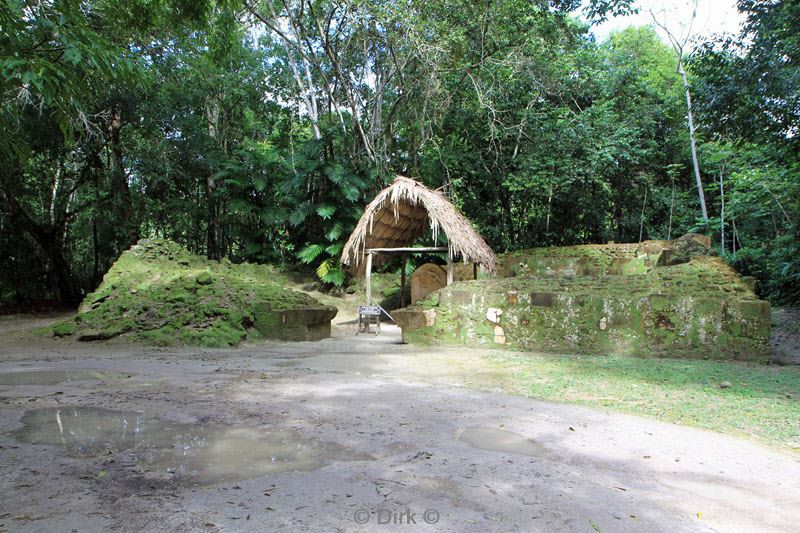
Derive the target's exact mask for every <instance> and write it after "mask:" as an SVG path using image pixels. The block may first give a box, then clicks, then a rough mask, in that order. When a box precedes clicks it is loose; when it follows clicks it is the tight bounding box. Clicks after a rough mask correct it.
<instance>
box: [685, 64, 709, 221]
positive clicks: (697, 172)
mask: <svg viewBox="0 0 800 533" xmlns="http://www.w3.org/2000/svg"><path fill="white" fill-rule="evenodd" d="M678 73H679V74H680V75H681V79H682V80H683V90H684V92H686V114H687V116H688V118H689V145H690V146H691V148H692V166H694V177H695V180H696V181H697V194H698V196H699V197H700V209H701V210H702V211H703V220H704V221H705V222H708V210H706V195H705V193H704V192H703V180H702V178H701V177H700V165H699V164H698V163H697V146H696V144H695V140H694V117H693V114H692V95H691V92H690V91H689V80H688V78H687V77H686V70H685V69H684V68H683V62H682V61H680V60H679V61H678Z"/></svg>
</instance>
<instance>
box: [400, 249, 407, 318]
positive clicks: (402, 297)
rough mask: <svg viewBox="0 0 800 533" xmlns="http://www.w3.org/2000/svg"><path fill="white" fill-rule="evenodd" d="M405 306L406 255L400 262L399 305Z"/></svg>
mask: <svg viewBox="0 0 800 533" xmlns="http://www.w3.org/2000/svg"><path fill="white" fill-rule="evenodd" d="M405 306H406V256H403V262H402V263H401V264H400V307H405Z"/></svg>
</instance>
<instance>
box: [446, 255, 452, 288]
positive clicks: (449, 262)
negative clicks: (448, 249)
mask: <svg viewBox="0 0 800 533" xmlns="http://www.w3.org/2000/svg"><path fill="white" fill-rule="evenodd" d="M451 283H453V258H452V257H450V254H447V284H448V285H450V284H451Z"/></svg>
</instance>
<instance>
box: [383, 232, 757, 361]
mask: <svg viewBox="0 0 800 533" xmlns="http://www.w3.org/2000/svg"><path fill="white" fill-rule="evenodd" d="M709 244H710V243H709V242H708V239H707V237H703V236H699V235H686V236H684V237H681V238H680V239H676V240H674V241H646V242H643V243H641V244H607V245H584V246H568V247H558V248H538V249H532V250H525V251H519V252H513V253H509V254H505V255H504V256H501V264H500V265H499V268H498V277H497V278H494V279H486V280H477V281H463V282H457V283H454V284H452V285H450V286H448V287H445V288H443V289H441V290H439V291H437V292H434V293H432V294H431V295H430V296H429V297H428V298H427V299H425V300H423V301H420V302H417V304H415V305H413V306H410V307H406V308H404V309H398V310H396V311H394V312H393V313H392V316H393V317H394V319H395V320H396V321H397V322H398V324H399V325H400V326H401V328H402V330H403V340H404V342H408V343H414V344H463V345H469V346H484V347H506V348H511V349H517V350H527V351H541V352H552V353H576V354H616V355H636V356H654V357H675V358H681V357H688V358H717V359H740V360H756V361H761V360H767V358H768V357H769V353H770V347H769V336H770V320H771V317H770V306H769V303H767V302H766V301H764V300H761V299H759V298H758V296H757V295H756V294H755V292H754V282H753V280H752V278H743V277H741V276H739V275H738V274H737V273H736V272H735V271H734V270H733V269H732V268H730V267H729V266H728V265H727V264H726V263H725V262H724V261H723V260H722V259H721V258H719V257H715V256H713V255H711V254H712V251H711V250H710V248H709V246H708V245H709Z"/></svg>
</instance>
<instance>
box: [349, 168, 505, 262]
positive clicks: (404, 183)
mask: <svg viewBox="0 0 800 533" xmlns="http://www.w3.org/2000/svg"><path fill="white" fill-rule="evenodd" d="M427 226H430V228H431V231H432V232H433V236H434V239H435V238H436V236H437V235H438V233H439V232H440V231H443V232H444V234H445V235H446V236H447V242H448V245H447V252H448V256H449V259H450V260H451V261H452V260H453V259H455V258H456V257H460V258H461V259H462V260H463V261H464V262H465V263H466V262H472V263H480V264H481V265H483V268H484V269H485V270H486V271H487V272H489V273H492V274H494V272H495V271H496V268H497V257H496V256H495V255H494V252H492V249H491V248H489V246H488V245H487V244H486V242H485V241H484V240H483V238H482V237H481V236H480V235H479V234H478V232H476V231H475V229H474V228H473V227H472V225H471V224H470V223H469V221H468V220H467V219H466V218H465V217H464V215H462V214H461V213H460V212H459V211H458V209H456V207H455V206H454V205H453V204H451V203H450V202H449V201H448V200H447V198H445V197H444V195H443V194H442V193H440V192H438V191H433V190H431V189H428V188H427V187H425V186H424V185H422V184H421V183H419V182H417V181H415V180H413V179H411V178H406V177H403V176H397V178H395V180H394V183H392V184H391V185H390V186H389V187H387V188H385V189H383V190H382V191H381V192H379V193H378V195H377V196H376V197H375V199H374V200H372V202H370V204H369V205H368V206H367V208H366V210H365V211H364V214H363V215H362V216H361V220H359V221H358V225H357V226H356V229H355V230H354V231H353V234H352V235H350V238H349V239H348V240H347V244H345V246H344V249H343V250H342V258H341V261H342V264H344V265H349V266H350V267H351V268H355V269H359V268H358V267H359V266H360V263H361V262H362V260H363V259H364V256H365V254H367V253H368V252H369V250H374V249H379V250H381V251H387V250H386V249H402V248H408V247H410V246H411V245H412V244H413V243H414V241H415V240H417V238H418V237H420V236H421V235H422V234H423V233H424V232H425V230H426V227H427ZM376 260H377V258H376ZM359 270H360V269H359Z"/></svg>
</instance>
